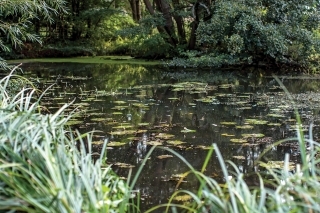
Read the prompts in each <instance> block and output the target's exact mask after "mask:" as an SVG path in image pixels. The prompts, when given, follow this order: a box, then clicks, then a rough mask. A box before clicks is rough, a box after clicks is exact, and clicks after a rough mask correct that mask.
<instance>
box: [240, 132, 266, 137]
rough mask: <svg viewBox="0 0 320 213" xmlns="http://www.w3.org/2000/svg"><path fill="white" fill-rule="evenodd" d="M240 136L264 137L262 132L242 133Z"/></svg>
mask: <svg viewBox="0 0 320 213" xmlns="http://www.w3.org/2000/svg"><path fill="white" fill-rule="evenodd" d="M242 137H244V138H262V137H264V134H262V133H251V134H242Z"/></svg>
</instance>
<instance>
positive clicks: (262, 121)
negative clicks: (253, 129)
mask: <svg viewBox="0 0 320 213" xmlns="http://www.w3.org/2000/svg"><path fill="white" fill-rule="evenodd" d="M244 121H245V122H246V123H248V124H254V125H255V124H267V123H268V121H265V120H258V119H245V120H244Z"/></svg>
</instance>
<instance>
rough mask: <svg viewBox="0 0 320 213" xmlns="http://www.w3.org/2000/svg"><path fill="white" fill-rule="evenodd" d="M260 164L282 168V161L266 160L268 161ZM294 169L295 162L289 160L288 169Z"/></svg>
mask: <svg viewBox="0 0 320 213" xmlns="http://www.w3.org/2000/svg"><path fill="white" fill-rule="evenodd" d="M260 165H261V166H263V167H265V168H269V169H284V161H268V163H261V164H260ZM294 169H295V163H293V162H289V170H294Z"/></svg>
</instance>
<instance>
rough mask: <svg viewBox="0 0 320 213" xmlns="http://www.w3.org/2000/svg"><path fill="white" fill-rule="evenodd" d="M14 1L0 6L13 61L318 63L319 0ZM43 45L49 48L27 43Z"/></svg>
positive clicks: (5, 44) (5, 41)
mask: <svg viewBox="0 0 320 213" xmlns="http://www.w3.org/2000/svg"><path fill="white" fill-rule="evenodd" d="M14 2H16V1H5V2H4V3H2V4H1V5H0V10H1V11H3V12H2V13H1V19H2V22H1V24H0V29H1V31H2V32H1V34H0V36H1V39H0V47H1V48H2V49H5V50H6V51H7V54H3V53H2V57H6V58H12V57H16V58H18V57H70V56H78V55H105V54H122V55H132V56H135V57H140V58H150V59H160V58H169V59H172V58H173V60H172V61H170V62H169V63H168V65H169V66H184V67H199V66H203V67H207V66H215V67H216V66H228V65H258V66H264V67H273V68H274V67H277V68H281V67H284V66H286V67H296V68H299V69H303V70H306V69H313V70H312V71H316V69H317V66H319V49H320V44H319V43H320V42H319V41H320V35H319V34H320V33H319V23H320V22H319V19H320V18H319V17H320V14H319V13H320V10H319V8H320V3H319V1H317V0H307V1H301V0H293V1H289V2H288V1H284V0H281V1H274V0H253V1H249V0H240V1H222V0H216V1H212V0H202V1H199V0H192V1H185V0H180V1H178V0H153V1H151V0H143V1H136V0H129V1H119V0H115V1H104V0H66V1H62V0H61V1H50V0H42V1H40V0H39V1H17V2H18V3H14ZM24 3H26V4H25V6H24ZM41 40H42V41H43V46H42V47H40V46H37V45H35V44H34V43H32V44H30V43H28V42H32V41H38V42H40V41H41ZM21 44H23V46H22V48H20V47H19V45H21Z"/></svg>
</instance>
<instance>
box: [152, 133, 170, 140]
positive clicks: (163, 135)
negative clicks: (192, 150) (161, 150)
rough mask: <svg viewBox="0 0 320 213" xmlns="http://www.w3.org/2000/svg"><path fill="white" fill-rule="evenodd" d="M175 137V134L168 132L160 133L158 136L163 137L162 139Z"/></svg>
mask: <svg viewBox="0 0 320 213" xmlns="http://www.w3.org/2000/svg"><path fill="white" fill-rule="evenodd" d="M173 137H174V135H171V134H167V133H160V134H159V135H157V136H156V138H161V139H169V138H173Z"/></svg>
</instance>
